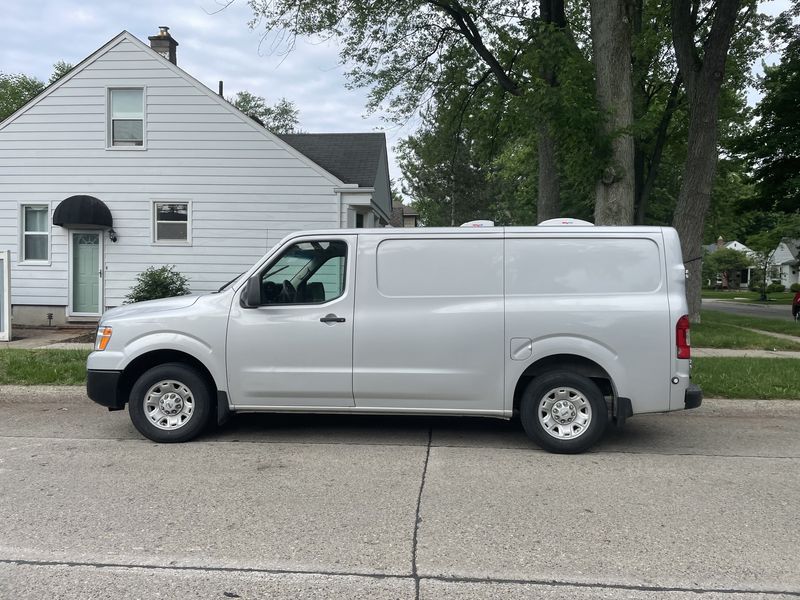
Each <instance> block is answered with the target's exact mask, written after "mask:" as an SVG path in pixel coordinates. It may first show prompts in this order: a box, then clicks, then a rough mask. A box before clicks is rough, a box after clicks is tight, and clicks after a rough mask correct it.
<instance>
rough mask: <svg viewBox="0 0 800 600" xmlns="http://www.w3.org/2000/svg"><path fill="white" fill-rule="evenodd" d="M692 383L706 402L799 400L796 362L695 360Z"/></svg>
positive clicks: (799, 370) (799, 368) (799, 371)
mask: <svg viewBox="0 0 800 600" xmlns="http://www.w3.org/2000/svg"><path fill="white" fill-rule="evenodd" d="M692 364H693V366H694V368H693V369H692V382H693V383H696V384H698V385H699V386H700V387H701V388H703V396H705V397H706V398H756V399H765V400H774V399H786V400H800V360H797V359H794V358H695V359H693V360H692Z"/></svg>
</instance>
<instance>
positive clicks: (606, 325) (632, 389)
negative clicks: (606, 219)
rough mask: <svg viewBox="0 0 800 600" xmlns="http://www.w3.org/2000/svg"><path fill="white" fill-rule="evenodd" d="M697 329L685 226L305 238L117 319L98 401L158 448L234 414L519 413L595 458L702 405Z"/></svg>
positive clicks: (101, 343)
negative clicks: (604, 445)
mask: <svg viewBox="0 0 800 600" xmlns="http://www.w3.org/2000/svg"><path fill="white" fill-rule="evenodd" d="M686 314H687V304H686V297H685V269H684V265H683V260H682V258H681V249H680V243H679V240H678V235H677V233H676V232H675V230H674V229H671V228H668V227H585V226H575V225H565V226H560V225H559V226H550V227H541V226H539V227H527V228H512V227H508V228H503V227H479V228H474V229H471V228H470V229H464V228H452V229H433V228H431V229H374V230H369V229H355V230H327V231H313V232H301V233H296V234H293V235H290V236H288V237H287V238H285V239H284V240H283V241H282V242H280V243H279V244H277V245H276V246H275V247H274V248H273V249H272V251H270V252H269V253H268V254H267V255H266V256H265V257H264V258H263V259H262V260H261V261H259V262H258V263H257V264H256V265H254V266H253V267H252V268H251V269H250V270H249V271H247V272H246V273H243V274H242V275H241V276H239V277H238V278H237V279H235V280H234V281H233V282H231V283H230V284H228V285H226V286H223V288H221V289H220V290H219V291H217V292H215V293H212V294H206V295H202V296H180V297H176V298H169V299H165V300H154V301H150V302H141V303H137V304H132V305H128V306H122V307H119V308H115V309H112V310H109V311H108V312H107V313H105V315H104V316H103V318H102V321H101V323H100V326H99V328H98V334H97V342H96V349H95V352H93V353H92V354H91V355H90V356H89V359H88V365H87V368H88V380H87V388H88V394H89V397H90V398H91V399H93V400H94V401H95V402H97V403H99V404H101V405H103V406H107V407H108V408H109V409H110V410H120V409H123V408H124V406H125V404H126V403H128V404H129V412H130V417H131V420H132V421H133V424H134V425H135V426H136V428H137V429H138V430H139V431H140V432H141V433H142V434H143V435H144V436H146V437H148V438H150V439H151V440H155V441H158V442H183V441H187V440H190V439H192V438H194V437H196V436H197V435H198V434H199V433H200V432H201V431H202V430H203V429H204V427H205V426H206V425H207V424H208V423H209V422H210V421H212V420H215V421H217V422H219V423H222V422H224V421H225V420H226V419H227V418H228V416H229V415H230V414H231V413H233V412H315V413H359V414H387V413H392V414H406V415H409V414H411V415H468V416H485V417H497V418H501V419H510V418H511V417H512V416H513V415H515V414H518V415H519V417H520V420H521V422H522V425H523V427H524V428H525V431H526V432H527V433H528V435H529V436H530V437H531V438H533V439H534V440H535V441H536V443H537V444H539V445H540V446H542V447H543V448H545V449H547V450H550V451H553V452H581V451H583V450H585V449H587V448H589V447H590V446H591V445H592V444H594V443H595V442H596V441H597V440H598V439H599V438H600V437H601V436H602V435H603V432H604V430H605V429H606V426H607V424H608V422H609V421H610V420H614V421H616V422H618V423H622V422H624V421H625V419H627V418H628V417H630V416H631V415H633V414H639V413H653V412H666V411H672V410H680V409H684V408H694V407H696V406H699V405H700V403H701V401H702V393H701V391H700V389H699V388H698V387H697V386H695V385H693V384H691V383H690V346H689V320H688V318H687V316H686Z"/></svg>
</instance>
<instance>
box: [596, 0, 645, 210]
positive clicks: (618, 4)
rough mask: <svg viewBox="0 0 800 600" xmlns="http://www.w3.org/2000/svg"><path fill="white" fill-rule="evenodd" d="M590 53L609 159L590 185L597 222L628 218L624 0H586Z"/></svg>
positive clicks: (630, 182) (627, 21)
mask: <svg viewBox="0 0 800 600" xmlns="http://www.w3.org/2000/svg"><path fill="white" fill-rule="evenodd" d="M590 6H591V21H592V54H593V60H594V65H595V84H596V87H597V102H598V105H599V106H600V111H601V113H603V115H604V120H603V133H604V134H605V135H607V136H608V137H610V138H611V157H610V161H609V164H608V165H607V166H606V168H605V169H604V171H603V174H602V176H601V177H600V179H599V180H598V182H597V186H596V188H595V209H594V219H595V223H596V224H597V225H630V224H631V223H633V196H634V164H633V163H634V152H633V136H632V135H631V126H632V125H633V89H632V83H631V12H630V6H629V5H628V2H627V0H591V3H590Z"/></svg>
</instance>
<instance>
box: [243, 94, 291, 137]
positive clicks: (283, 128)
mask: <svg viewBox="0 0 800 600" xmlns="http://www.w3.org/2000/svg"><path fill="white" fill-rule="evenodd" d="M228 102H230V103H231V104H233V105H234V106H235V107H236V108H238V109H239V110H240V111H242V112H243V113H244V114H246V115H247V116H248V117H250V118H251V119H254V120H255V121H257V122H258V123H259V124H260V125H261V126H263V127H265V128H266V129H269V130H270V131H271V132H272V133H298V132H299V129H298V127H297V126H298V124H299V121H298V115H299V111H298V110H297V107H296V106H295V105H294V103H293V102H291V101H289V100H287V99H286V98H281V99H280V100H278V102H276V103H275V105H274V106H269V105H268V104H267V101H266V99H265V98H263V97H262V96H256V95H254V94H251V93H250V92H247V91H243V92H237V94H236V96H235V97H234V98H233V99H230V98H229V99H228Z"/></svg>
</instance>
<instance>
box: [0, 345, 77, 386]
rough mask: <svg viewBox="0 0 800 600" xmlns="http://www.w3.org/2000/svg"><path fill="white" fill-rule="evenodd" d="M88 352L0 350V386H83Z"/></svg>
mask: <svg viewBox="0 0 800 600" xmlns="http://www.w3.org/2000/svg"><path fill="white" fill-rule="evenodd" d="M89 352H90V350H47V349H42V350H23V349H20V348H5V349H3V350H2V351H0V385H86V357H87V356H89Z"/></svg>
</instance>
